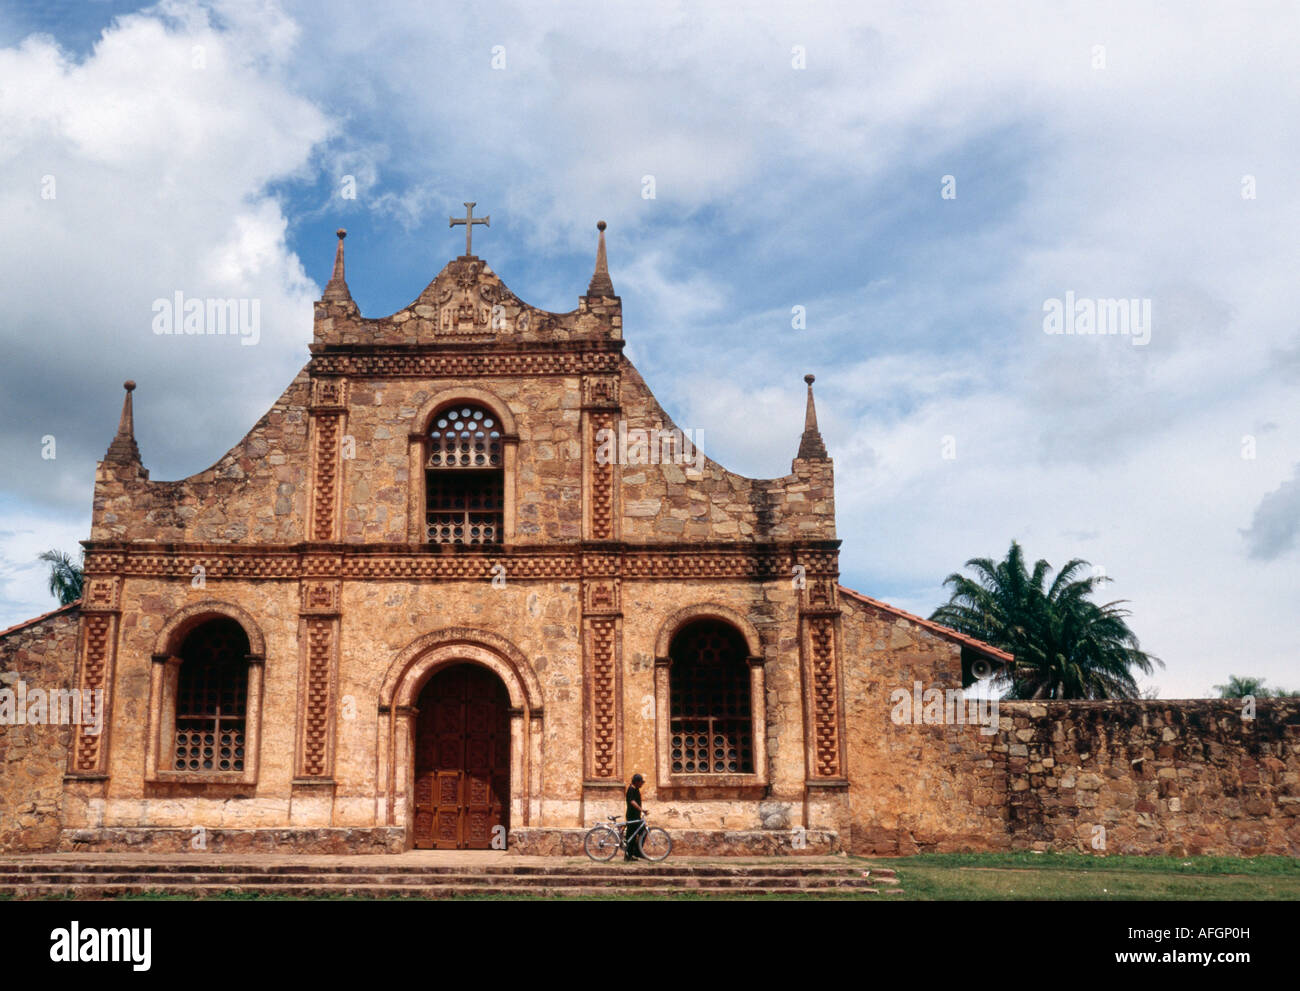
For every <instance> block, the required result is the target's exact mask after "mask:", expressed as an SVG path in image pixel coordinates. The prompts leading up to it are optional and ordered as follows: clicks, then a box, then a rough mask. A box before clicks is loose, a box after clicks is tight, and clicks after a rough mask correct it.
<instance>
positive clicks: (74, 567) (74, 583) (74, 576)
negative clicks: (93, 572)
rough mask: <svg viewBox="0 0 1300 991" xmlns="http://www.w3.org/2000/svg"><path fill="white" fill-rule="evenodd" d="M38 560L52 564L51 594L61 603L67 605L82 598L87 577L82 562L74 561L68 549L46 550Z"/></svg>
mask: <svg viewBox="0 0 1300 991" xmlns="http://www.w3.org/2000/svg"><path fill="white" fill-rule="evenodd" d="M37 560H38V561H45V562H47V563H48V564H49V566H50V594H51V595H52V596H54V597H55V598H56V599H58V600H59V605H61V606H66V605H68V603H70V602H76V601H77V600H78V599H80V598H81V587H82V585H83V584H84V583H85V580H86V577H85V575H84V574H83V573H82V570H81V569H82V566H81V564H78V563H76V562H74V561H73V560H72V558H71V557H70V556H69V555H68V553H67V552H66V551H54V550H50V551H46V552H45V553H44V554H41V555H39V556H38V557H37Z"/></svg>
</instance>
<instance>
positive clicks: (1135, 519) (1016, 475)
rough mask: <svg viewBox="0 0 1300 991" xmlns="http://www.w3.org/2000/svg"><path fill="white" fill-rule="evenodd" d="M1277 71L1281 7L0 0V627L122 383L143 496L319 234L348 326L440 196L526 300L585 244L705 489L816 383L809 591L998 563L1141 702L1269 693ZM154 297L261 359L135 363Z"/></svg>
mask: <svg viewBox="0 0 1300 991" xmlns="http://www.w3.org/2000/svg"><path fill="white" fill-rule="evenodd" d="M1297 47H1300V14H1297V11H1296V10H1295V9H1294V7H1293V5H1288V4H1259V5H1251V6H1247V7H1236V6H1234V7H1232V8H1231V9H1229V8H1225V7H1221V6H1216V5H1208V4H1207V5H1199V4H1194V3H1187V4H1180V5H1177V6H1171V5H1164V4H1141V3H1139V4H1132V3H1123V4H1119V3H1116V4H1110V3H1089V4H1086V5H1085V4H1078V5H1072V4H1063V5H1051V9H1050V10H1038V9H1036V8H1034V7H1028V8H1026V7H1024V6H1022V5H1018V4H1016V5H1012V4H988V5H981V9H973V7H972V5H964V4H949V5H945V4H933V5H924V4H923V5H917V4H914V3H898V4H873V5H870V6H865V5H860V4H854V3H842V4H840V3H824V2H818V3H811V4H803V3H790V4H764V3H747V4H745V5H736V4H731V5H712V6H704V7H701V6H700V5H697V4H685V3H682V4H656V5H646V6H643V5H635V6H633V5H624V6H620V5H610V4H579V3H570V4H545V5H535V4H494V3H479V4H475V5H473V7H472V8H465V9H462V8H461V7H459V6H456V5H443V6H437V7H435V6H431V5H429V4H427V3H416V2H412V3H389V4H381V5H378V6H377V7H374V8H371V7H369V6H366V5H356V4H351V3H336V2H311V3H307V2H301V3H299V2H282V3H271V2H242V3H227V2H213V3H190V2H168V3H163V4H160V5H150V6H144V5H139V4H127V3H114V2H63V3H49V2H45V3H39V4H35V3H33V4H30V5H23V4H20V5H17V6H15V5H13V4H10V5H8V6H5V7H3V8H0V135H3V141H0V177H3V182H2V183H0V217H3V219H4V224H3V229H4V232H5V233H4V236H3V238H0V270H2V271H4V272H5V273H6V276H5V277H4V278H3V279H0V293H2V294H3V301H4V308H3V313H4V317H3V322H2V323H0V335H2V336H3V340H4V346H5V355H6V362H5V366H4V371H3V373H2V376H3V377H2V378H0V381H2V382H3V384H4V387H5V388H4V390H3V393H2V394H0V422H3V423H4V424H5V429H4V430H2V431H0V445H2V450H0V456H2V457H3V464H5V466H6V469H7V470H6V471H5V473H4V476H3V479H2V480H0V521H3V522H0V531H3V539H2V540H0V625H4V624H7V623H10V622H16V621H19V620H21V619H24V618H26V617H28V616H30V615H32V614H35V613H37V612H41V611H44V610H45V609H48V608H50V606H51V604H52V600H51V599H50V598H49V596H48V594H47V593H46V592H45V590H44V588H43V583H42V571H41V568H40V567H39V566H38V565H37V564H36V563H35V562H34V560H33V558H34V556H35V555H36V554H37V553H39V552H40V551H41V550H44V549H46V548H48V547H51V546H54V547H63V548H73V547H75V546H76V541H77V540H78V539H81V538H83V537H85V536H86V534H87V532H88V528H89V512H90V497H91V490H92V481H93V475H94V464H95V461H96V460H97V459H98V458H100V457H102V455H103V453H104V450H105V449H106V447H107V445H108V442H109V440H110V439H111V437H112V433H113V429H114V426H115V423H116V417H117V413H118V410H119V409H120V404H121V382H122V380H123V379H126V378H134V379H135V380H136V381H137V382H138V383H139V388H138V390H137V392H136V433H137V438H138V440H139V443H140V448H141V451H142V454H143V457H144V460H145V464H146V466H147V467H148V468H149V469H150V472H151V476H152V477H153V478H155V479H169V478H179V477H184V476H187V475H189V474H192V473H194V472H197V471H200V470H202V469H204V468H206V467H207V466H208V465H210V464H211V463H213V462H214V461H216V460H217V459H218V458H219V457H220V456H221V455H222V454H223V453H224V452H225V451H226V450H227V449H228V448H229V447H230V446H231V445H232V444H233V443H235V442H236V441H237V440H238V439H239V438H240V437H241V436H242V435H243V433H244V432H245V431H246V430H247V429H248V428H249V427H250V426H251V425H252V423H253V422H254V421H255V420H256V419H257V417H258V416H260V415H261V413H262V412H264V411H265V409H266V408H267V407H268V406H269V405H270V404H271V402H272V401H273V400H274V399H275V397H276V396H277V395H279V393H280V392H281V390H282V389H283V388H284V386H285V385H286V384H287V383H288V382H289V380H290V379H291V378H292V376H293V375H294V373H295V372H296V371H297V370H298V368H299V367H301V365H302V364H303V362H304V361H305V359H306V354H307V352H306V346H307V343H308V341H309V340H310V334H311V301H312V300H313V299H315V298H317V297H318V296H319V293H320V288H321V286H323V284H324V282H325V280H326V279H327V278H328V275H329V268H330V262H331V259H332V254H333V245H334V236H333V231H334V229H335V228H337V227H339V226H343V227H346V228H347V229H348V231H349V236H348V241H347V248H348V282H349V285H350V287H351V289H352V293H353V296H354V298H356V299H357V301H358V303H359V305H360V306H361V309H362V312H363V313H365V314H366V315H369V316H381V315H384V314H387V313H391V312H393V311H394V310H396V309H398V308H400V307H402V306H404V305H405V304H406V303H408V302H409V301H410V300H412V299H413V298H414V297H415V296H416V295H417V294H418V293H419V291H420V290H421V289H422V288H423V287H424V286H425V285H426V284H427V283H428V281H429V280H430V279H431V278H432V276H433V275H434V274H435V273H436V272H437V271H438V270H439V269H440V268H441V267H442V265H443V264H444V263H445V262H446V261H447V260H449V259H450V258H452V257H453V256H455V255H456V254H459V253H460V252H461V251H462V250H463V244H462V242H461V238H462V237H463V233H462V231H461V230H460V229H458V230H456V231H450V230H448V227H447V217H448V215H449V214H451V213H456V214H457V215H460V214H461V213H462V212H463V207H462V206H461V204H462V202H463V201H465V200H469V199H472V200H475V201H477V203H478V207H477V210H476V212H478V213H479V214H490V215H491V217H492V226H491V228H490V230H486V231H484V230H482V229H479V230H477V231H476V233H475V249H476V253H477V254H479V255H480V256H482V257H484V258H485V259H487V261H488V262H489V263H490V264H491V265H492V267H493V268H494V269H495V270H496V271H497V272H498V273H500V274H501V276H502V278H503V279H504V280H505V281H506V283H507V284H508V285H509V286H510V287H511V288H512V289H513V290H514V291H515V292H516V293H518V294H519V295H520V296H521V297H522V298H524V299H525V300H527V301H529V302H530V303H532V304H534V305H536V306H541V307H544V308H547V309H553V310H559V311H566V310H569V309H572V308H573V307H574V306H575V305H576V300H577V297H578V296H579V295H580V294H581V293H582V292H583V291H584V290H585V287H586V285H587V280H588V279H589V277H590V273H591V265H592V257H593V251H594V223H595V221H596V219H598V218H603V219H605V220H607V221H608V222H609V232H608V233H609V255H610V268H611V274H612V277H613V280H614V285H615V288H616V290H617V291H618V292H619V294H620V295H621V296H622V299H623V306H624V320H625V327H626V337H627V340H628V353H629V355H630V357H631V358H632V360H633V361H634V362H635V363H636V364H637V367H638V368H639V369H640V371H641V372H642V374H643V375H644V376H645V377H646V380H647V381H648V383H649V384H650V386H651V388H652V389H654V390H655V392H656V394H657V395H658V397H659V398H660V400H661V401H662V402H663V403H664V405H665V406H666V408H667V409H668V410H669V412H670V413H671V414H672V416H673V417H674V419H675V420H676V421H677V422H678V424H679V425H681V426H683V427H689V428H691V429H693V430H697V431H702V432H703V437H704V440H703V447H704V450H705V451H706V453H708V455H709V456H710V457H712V458H714V459H715V460H718V461H720V462H721V463H723V464H724V465H726V466H727V467H728V468H731V469H732V470H734V471H739V472H742V473H744V474H747V475H752V476H759V477H773V476H778V475H782V474H785V473H786V472H788V471H789V464H790V459H791V458H792V457H793V455H794V452H795V449H796V447H797V444H798V437H799V432H800V429H801V426H802V406H803V383H802V381H801V379H802V376H803V374H804V373H805V372H809V371H811V372H814V373H815V374H816V375H817V396H818V410H819V414H820V418H821V424H822V429H823V434H824V436H825V438H826V443H827V446H828V448H829V450H830V453H831V455H832V456H833V457H834V459H835V464H836V473H837V499H838V520H839V527H840V535H841V537H842V538H843V540H844V545H843V549H842V554H841V566H842V569H843V580H844V582H845V583H846V584H848V585H851V586H853V587H855V588H858V589H860V590H862V591H863V592H866V593H867V594H870V595H873V596H877V597H880V598H884V599H886V600H889V601H892V602H894V603H896V604H898V605H899V606H902V607H903V608H906V609H910V610H912V611H915V612H919V613H923V614H928V613H929V611H930V610H931V609H932V608H933V607H934V606H936V605H937V604H939V603H940V602H941V601H943V599H944V598H945V596H944V594H943V590H942V587H941V583H942V580H943V578H944V576H946V575H947V574H948V573H950V572H952V571H954V570H957V569H958V568H960V566H961V564H962V562H964V561H965V560H966V559H967V558H970V557H976V556H993V557H1001V556H1002V555H1003V554H1004V553H1005V551H1006V549H1007V546H1008V544H1009V543H1010V541H1011V540H1012V539H1013V538H1015V539H1017V540H1020V541H1021V543H1022V544H1023V545H1024V547H1025V549H1026V552H1027V554H1028V555H1029V556H1030V558H1031V559H1036V558H1039V557H1045V558H1047V559H1048V560H1049V561H1051V562H1053V563H1054V564H1061V563H1063V562H1065V561H1066V560H1068V559H1070V558H1072V557H1082V558H1085V559H1087V560H1089V561H1091V562H1092V563H1093V564H1094V565H1096V566H1098V567H1099V568H1102V569H1104V571H1105V573H1106V574H1107V575H1108V576H1109V577H1111V578H1113V579H1114V583H1113V584H1112V585H1111V586H1110V587H1109V589H1110V594H1111V596H1113V597H1115V598H1124V599H1128V600H1130V608H1131V609H1132V610H1133V617H1132V620H1131V622H1132V625H1133V627H1134V628H1135V629H1136V631H1137V632H1138V634H1139V635H1140V636H1141V638H1142V641H1143V645H1144V647H1145V648H1146V649H1148V650H1150V651H1152V652H1153V653H1155V654H1157V655H1158V656H1160V657H1161V658H1163V659H1164V660H1165V662H1166V665H1167V667H1166V668H1165V669H1164V670H1158V671H1157V672H1156V674H1155V675H1154V676H1153V677H1152V678H1150V679H1147V680H1146V681H1145V682H1144V684H1145V686H1146V687H1148V688H1156V689H1158V691H1159V693H1160V694H1161V695H1162V696H1164V697H1187V696H1198V695H1203V694H1207V693H1208V692H1209V691H1210V686H1211V685H1213V684H1215V683H1218V682H1222V681H1225V680H1226V679H1227V676H1228V674H1229V673H1236V674H1251V675H1257V676H1263V677H1265V678H1267V679H1268V681H1269V682H1270V683H1272V684H1280V685H1284V686H1288V687H1300V665H1298V664H1297V663H1296V643H1297V634H1296V614H1297V609H1296V593H1297V590H1298V589H1300V546H1298V543H1297V534H1298V533H1300V429H1298V425H1300V327H1298V326H1297V317H1296V313H1297V312H1298V310H1300V307H1297V296H1298V295H1300V292H1298V290H1297V280H1296V277H1295V273H1296V272H1297V270H1300V264H1297V263H1298V262H1300V257H1298V255H1300V248H1298V242H1297V237H1296V233H1295V232H1296V231H1297V230H1300V196H1298V195H1297V191H1296V183H1295V179H1294V171H1295V163H1296V162H1297V161H1300V154H1297V153H1298V152H1300V119H1298V118H1297V117H1296V115H1295V114H1294V101H1293V100H1291V99H1290V98H1289V96H1288V94H1291V93H1293V92H1294V88H1295V81H1296V62H1295V57H1294V52H1295V51H1296V50H1297ZM800 52H802V61H803V64H804V66H805V67H803V68H796V67H795V65H796V63H797V62H798V61H800V55H799V53H800ZM494 62H495V67H494ZM946 175H951V176H953V177H954V179H955V188H956V197H955V198H948V199H945V198H944V197H943V196H941V190H942V184H943V177H944V176H946ZM46 176H52V177H53V181H54V183H55V187H54V188H55V190H56V195H55V196H54V197H53V198H49V197H42V195H41V193H42V189H43V188H44V186H43V184H47V182H48V181H47V180H46V179H45V177H46ZM349 176H350V177H352V178H353V179H354V180H355V184H356V191H357V195H356V198H355V199H346V198H344V197H343V196H342V195H341V191H342V190H343V188H344V183H345V181H346V177H349ZM646 176H653V177H654V187H655V196H654V198H653V199H648V198H646V197H645V196H644V195H643V190H644V189H645V181H644V177H646ZM1248 176H1249V177H1253V178H1252V179H1251V180H1250V182H1253V184H1254V196H1253V198H1249V197H1243V195H1242V191H1243V188H1244V185H1243V184H1244V183H1246V182H1247V180H1246V178H1245V177H1248ZM177 290H181V291H183V292H185V293H186V294H187V295H200V296H222V297H224V296H245V297H256V298H258V299H260V300H261V301H262V326H263V332H262V340H261V342H260V343H259V345H258V346H257V347H240V346H239V344H238V342H237V341H236V340H233V339H229V338H206V339H205V338H165V337H158V336H155V335H154V334H153V333H152V331H151V328H150V322H151V318H152V311H151V302H152V300H154V299H156V298H159V297H170V296H171V294H172V293H174V292H175V291H177ZM1067 290H1068V291H1073V292H1074V293H1075V294H1076V295H1077V296H1079V297H1087V298H1095V299H1104V298H1118V297H1123V298H1141V299H1150V300H1151V307H1152V325H1151V338H1150V341H1149V343H1147V344H1145V345H1137V344H1134V342H1133V341H1134V339H1133V338H1132V337H1131V336H1125V335H1115V336H1101V337H1098V336H1056V335H1049V334H1046V333H1044V330H1043V312H1044V310H1043V307H1044V303H1045V302H1046V301H1047V300H1050V299H1055V298H1064V296H1065V293H1066V291H1067ZM795 306H802V307H804V308H805V309H806V312H807V326H806V328H804V329H794V328H793V327H792V326H791V312H792V308H793V307H795ZM46 436H53V437H55V438H56V443H57V456H56V457H55V458H54V459H53V460H48V459H44V458H42V457H41V446H42V445H41V439H42V438H43V437H46ZM945 451H946V452H947V453H949V454H954V453H955V457H944V453H945ZM1246 453H1248V454H1250V455H1252V456H1243V454H1246Z"/></svg>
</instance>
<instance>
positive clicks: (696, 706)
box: [668, 619, 754, 774]
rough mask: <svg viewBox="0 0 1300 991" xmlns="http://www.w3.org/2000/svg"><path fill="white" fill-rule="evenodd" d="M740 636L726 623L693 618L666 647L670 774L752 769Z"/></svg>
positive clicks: (747, 771)
mask: <svg viewBox="0 0 1300 991" xmlns="http://www.w3.org/2000/svg"><path fill="white" fill-rule="evenodd" d="M748 653H749V651H748V650H747V649H746V646H745V638H744V637H743V636H741V634H740V632H739V631H738V630H737V629H736V628H735V627H734V626H731V625H730V624H728V623H723V622H721V621H719V620H714V619H703V620H697V621H695V622H692V623H688V624H687V625H686V626H683V627H682V628H681V629H680V630H678V631H677V633H676V635H675V636H674V637H673V639H672V643H671V645H670V647H669V652H668V656H669V659H670V661H671V665H670V667H669V699H670V715H669V734H670V748H671V750H670V758H671V761H672V764H671V766H672V773H673V774H752V773H754V743H753V740H754V734H753V715H752V711H751V708H750V701H751V700H750V677H749V666H748V663H747V657H746V655H747V654H748Z"/></svg>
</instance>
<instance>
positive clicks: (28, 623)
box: [0, 599, 81, 638]
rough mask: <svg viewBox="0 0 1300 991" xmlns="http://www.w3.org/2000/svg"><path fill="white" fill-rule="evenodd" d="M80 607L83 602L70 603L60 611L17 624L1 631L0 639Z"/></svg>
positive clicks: (60, 607) (55, 610) (53, 611)
mask: <svg viewBox="0 0 1300 991" xmlns="http://www.w3.org/2000/svg"><path fill="white" fill-rule="evenodd" d="M80 606H81V600H80V599H77V600H75V601H74V602H69V603H68V604H67V605H66V606H59V608H58V609H51V610H50V611H49V612H43V613H41V614H40V615H39V616H34V617H32V618H31V619H28V620H24V621H23V622H21V623H16V624H15V625H13V626H11V627H9V629H7V630H0V638H3V637H7V636H8V635H9V634H10V633H17V632H18V631H19V630H25V629H26V628H27V627H29V626H35V625H36V624H37V623H39V622H41V621H43V620H47V619H49V618H50V617H51V616H57V615H59V613H65V612H71V611H72V610H73V609H77V608H80Z"/></svg>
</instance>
